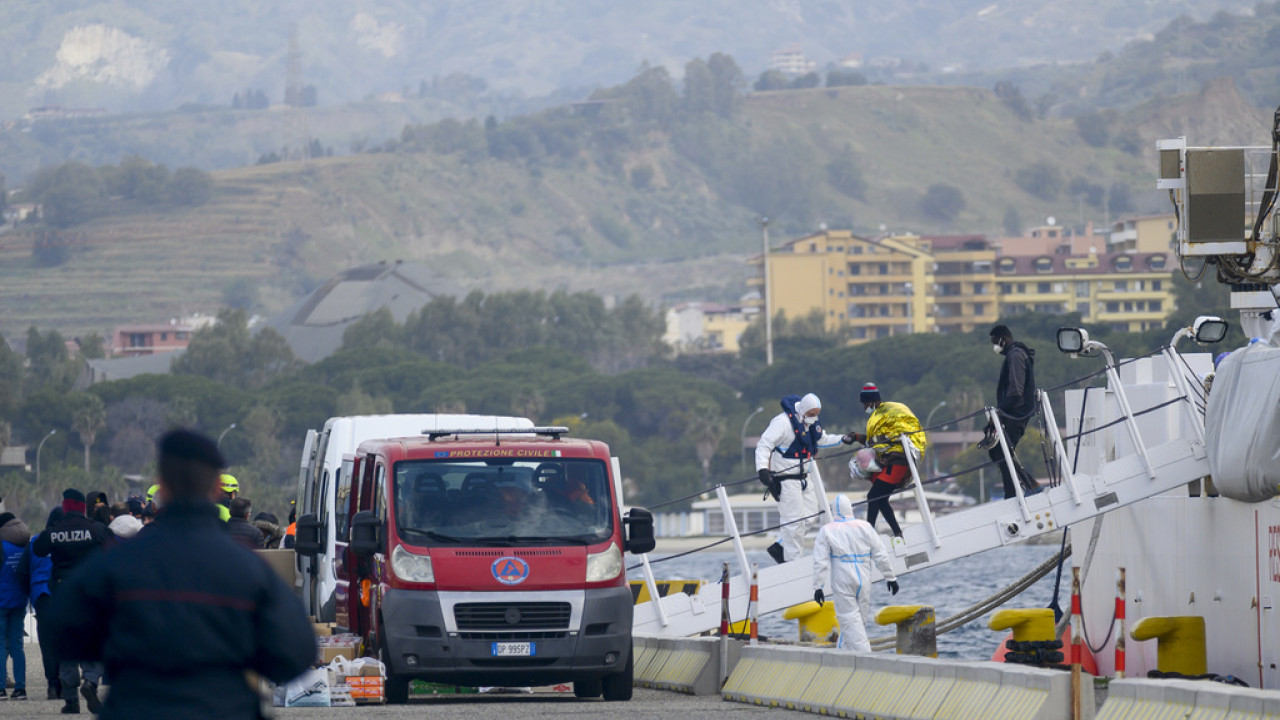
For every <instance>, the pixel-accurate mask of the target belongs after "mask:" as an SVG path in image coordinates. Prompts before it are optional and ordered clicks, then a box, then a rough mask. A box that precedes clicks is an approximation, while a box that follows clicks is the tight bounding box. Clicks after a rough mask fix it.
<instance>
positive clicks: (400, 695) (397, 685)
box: [382, 673, 409, 705]
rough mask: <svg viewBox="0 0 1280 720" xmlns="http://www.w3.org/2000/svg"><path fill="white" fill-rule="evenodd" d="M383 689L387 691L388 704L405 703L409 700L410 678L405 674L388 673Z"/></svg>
mask: <svg viewBox="0 0 1280 720" xmlns="http://www.w3.org/2000/svg"><path fill="white" fill-rule="evenodd" d="M382 689H383V692H384V693H386V698H387V704H388V705H404V704H405V703H407V702H409V678H407V677H405V676H403V675H392V674H391V673H387V679H386V682H384V683H383V686H382Z"/></svg>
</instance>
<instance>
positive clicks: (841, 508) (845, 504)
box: [831, 494, 856, 521]
mask: <svg viewBox="0 0 1280 720" xmlns="http://www.w3.org/2000/svg"><path fill="white" fill-rule="evenodd" d="M831 510H832V514H833V515H834V516H835V518H836V520H837V521H844V520H853V519H854V518H855V517H856V516H855V515H854V514H853V503H852V502H851V501H850V500H849V496H847V495H843V494H842V495H837V496H836V501H835V503H834V506H833V507H832V508H831Z"/></svg>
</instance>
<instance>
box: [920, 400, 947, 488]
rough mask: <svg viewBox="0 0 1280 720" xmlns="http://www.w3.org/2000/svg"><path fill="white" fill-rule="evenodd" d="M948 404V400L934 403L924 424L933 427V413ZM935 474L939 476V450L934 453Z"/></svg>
mask: <svg viewBox="0 0 1280 720" xmlns="http://www.w3.org/2000/svg"><path fill="white" fill-rule="evenodd" d="M946 406H947V401H946V400H943V401H942V402H940V403H938V404H937V405H934V406H933V409H932V410H930V411H929V414H928V415H927V416H925V419H924V426H925V427H927V428H931V427H933V414H934V413H935V412H937V411H938V410H940V409H942V408H944V407H946ZM933 476H934V477H938V453H937V452H935V453H933Z"/></svg>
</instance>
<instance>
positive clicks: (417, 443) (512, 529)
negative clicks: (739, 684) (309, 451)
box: [297, 428, 654, 703]
mask: <svg viewBox="0 0 1280 720" xmlns="http://www.w3.org/2000/svg"><path fill="white" fill-rule="evenodd" d="M567 432H568V430H567V429H566V428H534V429H532V430H531V429H528V428H524V429H515V430H508V431H501V430H499V431H492V430H489V431H483V432H481V431H476V430H466V431H447V430H440V431H431V432H430V433H429V434H428V435H427V436H426V437H421V438H399V439H389V440H370V441H367V442H364V443H362V444H361V445H360V446H359V449H358V450H357V453H356V457H355V464H354V467H353V471H352V472H351V473H349V474H348V475H347V476H346V477H343V478H342V479H341V481H340V484H339V485H338V487H337V497H336V501H337V502H336V518H335V524H336V531H337V544H336V554H337V557H336V558H335V559H336V561H337V562H336V566H337V577H338V586H337V592H336V603H335V605H336V610H337V624H338V625H339V626H344V627H346V628H348V629H349V630H350V631H351V632H355V633H358V634H360V635H362V636H363V637H364V639H365V647H366V649H368V650H370V651H373V652H376V653H377V654H378V656H379V657H381V659H382V661H383V662H384V663H385V664H386V666H387V681H386V696H387V701H388V702H393V703H395V702H405V701H406V700H407V697H408V683H409V681H410V680H411V679H414V678H421V679H424V680H432V681H437V682H449V683H456V684H460V685H471V686H476V685H494V686H513V685H514V686H521V685H545V684H551V683H560V682H573V683H574V693H575V694H576V695H577V696H578V697H599V696H601V695H603V696H604V698H605V699H606V700H629V699H630V698H631V689H632V674H633V659H632V655H631V614H632V597H631V591H630V590H629V588H628V586H627V582H626V572H625V567H624V563H623V552H624V551H629V552H634V553H644V552H649V551H650V550H652V549H653V547H654V537H653V516H652V515H651V514H649V512H648V511H646V510H643V509H639V508H636V509H632V510H631V511H630V512H629V513H628V515H627V517H626V518H625V519H624V518H623V517H622V515H621V512H620V507H621V502H620V501H621V481H620V478H619V477H618V476H617V467H616V464H615V461H614V459H613V458H612V457H611V456H610V454H609V448H608V446H607V445H605V444H604V443H602V442H598V441H593V440H579V439H568V438H565V437H564V435H565V434H566V433H567ZM307 527H310V524H308V523H304V522H303V521H302V519H299V521H298V528H299V531H298V533H299V534H298V538H297V546H298V548H299V552H300V553H303V554H308V553H309V552H311V550H312V549H314V548H313V546H312V544H311V543H312V540H311V538H310V537H304V528H307ZM317 534H318V533H317ZM315 543H316V545H317V546H318V544H319V543H318V538H317V539H316V541H315Z"/></svg>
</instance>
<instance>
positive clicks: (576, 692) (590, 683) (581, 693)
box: [573, 678, 604, 698]
mask: <svg viewBox="0 0 1280 720" xmlns="http://www.w3.org/2000/svg"><path fill="white" fill-rule="evenodd" d="M602 692H604V683H603V682H602V681H601V680H600V678H591V679H590V680H574V681H573V696H574V697H580V698H598V697H600V693H602Z"/></svg>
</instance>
